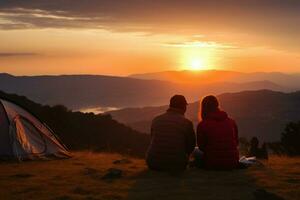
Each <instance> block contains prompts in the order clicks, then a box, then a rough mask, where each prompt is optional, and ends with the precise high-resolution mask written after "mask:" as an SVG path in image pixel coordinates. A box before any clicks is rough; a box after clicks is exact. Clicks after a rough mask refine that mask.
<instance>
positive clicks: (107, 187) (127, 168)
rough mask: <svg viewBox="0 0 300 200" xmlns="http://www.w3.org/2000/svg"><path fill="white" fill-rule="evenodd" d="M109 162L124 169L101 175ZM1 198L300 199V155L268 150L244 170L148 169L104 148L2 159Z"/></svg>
mask: <svg viewBox="0 0 300 200" xmlns="http://www.w3.org/2000/svg"><path fill="white" fill-rule="evenodd" d="M124 159H125V160H124ZM116 160H121V162H120V163H113V162H114V161H116ZM110 168H115V169H120V170H122V176H121V177H116V178H114V177H108V178H107V179H105V178H103V176H104V175H105V174H106V173H107V171H108V169H110ZM117 172H118V171H117ZM113 175H116V176H118V175H119V174H118V173H116V174H113ZM0 199H4V200H5V199H26V200H27V199H41V200H42V199H53V200H69V199H90V200H93V199H105V200H106V199H107V200H114V199H136V200H144V199H145V200H147V199H151V200H156V199H157V200H161V199H163V200H168V199H170V200H176V199H184V200H186V199H187V200H189V199H193V200H195V199H201V200H206V199H211V200H219V199H230V200H234V199H235V200H239V199H241V200H248V199H249V200H251V199H253V200H263V199H264V200H268V199H270V200H271V199H272V200H276V199H278V200H279V199H287V200H289V199H290V200H295V199H300V158H288V157H276V156H272V157H271V158H270V160H269V161H268V162H264V166H256V167H251V168H250V169H246V170H236V171H206V170H199V169H188V170H187V171H186V172H185V173H184V174H182V175H180V176H179V175H173V174H168V173H162V172H153V171H149V170H147V167H146V166H145V163H144V161H143V160H141V159H135V158H132V157H127V156H124V155H119V154H108V153H91V152H76V153H73V158H71V159H66V160H51V161H29V162H22V163H15V162H10V163H7V162H2V163H0Z"/></svg>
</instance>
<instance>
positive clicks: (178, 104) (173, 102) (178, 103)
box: [170, 94, 188, 113]
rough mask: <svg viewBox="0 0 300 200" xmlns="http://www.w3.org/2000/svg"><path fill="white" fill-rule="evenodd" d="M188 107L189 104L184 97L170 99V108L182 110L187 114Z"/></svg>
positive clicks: (176, 96)
mask: <svg viewBox="0 0 300 200" xmlns="http://www.w3.org/2000/svg"><path fill="white" fill-rule="evenodd" d="M187 105H188V103H187V101H186V99H185V97H184V96H183V95H178V94H177V95H174V96H173V97H172V98H171V99H170V108H175V109H179V110H182V112H183V113H185V111H186V106H187Z"/></svg>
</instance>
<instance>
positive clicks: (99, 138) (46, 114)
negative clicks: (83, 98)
mask: <svg viewBox="0 0 300 200" xmlns="http://www.w3.org/2000/svg"><path fill="white" fill-rule="evenodd" d="M0 98H4V99H8V100H11V101H12V102H15V103H17V104H18V105H21V106H22V107H24V108H26V109H27V110H29V111H30V112H31V113H33V114H34V115H35V116H38V117H39V118H40V119H41V120H42V121H43V122H45V123H46V124H47V125H48V126H49V127H50V128H51V129H52V130H53V131H54V132H55V133H56V134H57V135H58V136H59V137H60V139H61V140H62V141H63V143H64V144H65V145H66V146H67V147H68V148H70V149H71V150H93V151H109V152H121V153H128V154H131V155H135V156H141V157H143V156H144V155H145V151H146V148H147V146H148V142H149V136H148V135H145V134H142V133H139V132H138V131H134V130H132V129H131V128H129V127H127V126H125V125H124V124H120V123H119V122H117V121H115V120H113V119H112V118H111V116H110V115H101V114H98V115H95V114H92V113H89V114H84V113H81V112H72V111H70V110H68V109H67V108H66V107H64V106H61V105H58V106H52V107H51V106H44V105H41V104H37V103H35V102H33V101H31V100H29V99H27V98H26V97H24V96H18V95H13V94H7V93H4V92H1V91H0ZM137 141H138V142H137Z"/></svg>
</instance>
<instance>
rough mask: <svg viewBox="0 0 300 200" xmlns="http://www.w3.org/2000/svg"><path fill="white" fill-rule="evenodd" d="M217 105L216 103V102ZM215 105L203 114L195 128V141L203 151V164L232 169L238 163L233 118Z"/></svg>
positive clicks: (236, 137) (208, 166) (236, 135)
mask: <svg viewBox="0 0 300 200" xmlns="http://www.w3.org/2000/svg"><path fill="white" fill-rule="evenodd" d="M216 105H217V106H218V103H217V104H216ZM217 106H216V108H215V109H212V110H211V111H210V112H207V113H206V114H205V116H203V120H202V121H201V122H200V123H199V125H198V128H197V143H198V146H199V148H200V149H201V150H202V151H203V152H204V158H203V160H204V165H205V167H206V168H212V169H234V168H236V167H237V166H238V163H239V152H238V149H237V146H238V130H237V126H236V123H235V122H234V120H232V119H230V118H229V117H228V115H227V113H226V112H224V111H221V110H219V108H218V107H217Z"/></svg>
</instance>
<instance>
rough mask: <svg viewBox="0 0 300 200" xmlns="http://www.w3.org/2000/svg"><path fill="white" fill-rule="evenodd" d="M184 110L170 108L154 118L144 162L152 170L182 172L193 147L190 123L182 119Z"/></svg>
mask: <svg viewBox="0 0 300 200" xmlns="http://www.w3.org/2000/svg"><path fill="white" fill-rule="evenodd" d="M184 112H185V109H184V110H183V109H180V108H175V106H174V107H172V106H170V108H169V109H168V110H167V112H166V113H164V114H162V115H160V116H158V117H156V118H155V119H154V120H153V121H152V126H151V144H150V146H149V148H148V152H147V157H146V161H147V164H148V166H149V168H150V169H154V170H184V169H185V168H186V165H187V163H188V158H189V154H190V153H191V152H192V151H193V149H194V147H195V133H194V129H193V124H192V122H191V121H189V120H188V119H186V118H185V117H184Z"/></svg>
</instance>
